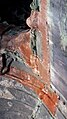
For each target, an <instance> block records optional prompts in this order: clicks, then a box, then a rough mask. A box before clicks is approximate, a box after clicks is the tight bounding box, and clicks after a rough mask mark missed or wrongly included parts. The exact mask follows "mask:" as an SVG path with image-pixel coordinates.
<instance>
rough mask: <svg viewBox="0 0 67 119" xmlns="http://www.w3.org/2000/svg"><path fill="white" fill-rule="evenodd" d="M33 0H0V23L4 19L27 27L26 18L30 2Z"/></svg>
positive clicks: (29, 9) (29, 12)
mask: <svg viewBox="0 0 67 119" xmlns="http://www.w3.org/2000/svg"><path fill="white" fill-rule="evenodd" d="M32 1H33V0H0V23H3V22H4V21H6V22H7V23H8V24H14V25H16V26H22V28H24V29H28V28H29V27H28V26H27V24H26V19H27V18H28V17H29V16H30V14H31V8H30V4H31V3H32Z"/></svg>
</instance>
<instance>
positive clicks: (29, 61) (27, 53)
mask: <svg viewBox="0 0 67 119" xmlns="http://www.w3.org/2000/svg"><path fill="white" fill-rule="evenodd" d="M46 5H47V2H46V0H41V11H40V12H38V11H31V16H30V17H29V18H28V19H27V24H28V25H29V26H30V27H31V29H36V30H38V31H40V32H41V36H42V39H41V40H42V55H43V60H42V61H40V59H39V58H38V56H37V57H36V56H34V54H33V53H32V51H31V47H30V32H31V31H29V32H26V33H23V32H22V33H20V34H19V35H17V36H13V37H10V36H9V35H8V36H4V38H3V40H4V39H5V45H4V46H3V47H5V48H8V49H10V50H17V51H19V53H20V55H21V57H22V58H23V59H24V60H25V65H27V66H28V67H30V68H31V69H32V71H33V74H34V73H35V74H37V75H38V76H39V79H40V80H38V79H37V78H36V76H32V75H30V74H29V73H27V72H25V71H20V70H19V69H16V68H11V69H10V72H9V73H8V74H6V75H4V76H5V77H8V78H11V79H14V80H16V81H18V82H20V83H22V84H23V85H26V86H28V87H29V88H30V89H32V90H34V91H35V92H36V94H37V95H38V96H39V98H40V99H41V100H42V101H43V102H44V104H45V105H46V106H47V107H48V109H49V110H50V111H51V113H52V114H55V111H56V106H57V103H58V98H57V95H56V94H55V93H54V92H51V91H50V90H49V87H50V73H49V49H48V43H47V26H46V21H47V19H46ZM45 85H47V87H45Z"/></svg>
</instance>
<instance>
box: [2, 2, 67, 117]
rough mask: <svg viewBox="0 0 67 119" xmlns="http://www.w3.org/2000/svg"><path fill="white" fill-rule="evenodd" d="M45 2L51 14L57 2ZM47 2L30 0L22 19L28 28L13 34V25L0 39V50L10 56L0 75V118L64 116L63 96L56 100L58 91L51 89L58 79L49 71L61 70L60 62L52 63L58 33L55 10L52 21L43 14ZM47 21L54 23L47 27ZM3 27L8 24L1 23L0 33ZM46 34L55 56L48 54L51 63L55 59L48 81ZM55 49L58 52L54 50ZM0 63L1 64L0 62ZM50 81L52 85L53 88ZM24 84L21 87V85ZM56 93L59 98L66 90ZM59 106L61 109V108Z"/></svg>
mask: <svg viewBox="0 0 67 119" xmlns="http://www.w3.org/2000/svg"><path fill="white" fill-rule="evenodd" d="M49 4H50V9H51V11H52V13H53V12H54V11H55V10H56V6H57V1H56V2H55V3H53V1H51V0H50V3H49ZM49 4H48V2H47V1H43V0H41V1H38V0H34V1H33V2H32V4H31V5H30V7H31V9H32V10H31V15H30V17H29V18H28V19H27V20H26V22H27V24H28V26H29V27H30V28H31V29H30V30H29V31H28V30H27V31H22V32H20V31H18V30H17V32H16V34H15V29H17V28H13V29H12V30H11V31H9V32H6V33H5V34H4V35H3V37H2V39H1V52H0V53H5V54H6V57H7V58H8V56H9V57H10V58H11V59H13V63H12V64H11V67H10V70H9V72H8V73H7V74H4V75H0V78H1V79H0V80H1V81H0V97H1V98H0V100H1V101H0V102H1V103H0V105H1V110H0V115H1V119H2V118H3V119H7V118H11V119H13V118H17V119H21V118H23V119H28V118H29V119H44V118H45V119H48V118H56V119H59V118H60V117H61V119H65V118H66V116H67V113H66V109H67V106H66V105H65V103H66V102H63V100H64V99H62V100H59V96H58V95H60V93H58V91H57V93H56V92H55V91H54V90H56V89H58V85H57V80H58V82H60V80H59V78H57V77H58V75H56V78H57V79H56V78H55V77H53V74H54V75H55V73H56V69H58V70H59V71H60V72H61V69H59V66H60V65H59V64H58V63H56V62H58V61H56V60H57V59H56V58H55V56H56V54H57V55H59V54H58V53H60V52H61V51H60V50H58V49H59V47H58V46H59V43H58V42H59V40H58V39H59V38H60V36H59V32H58V33H57V31H58V27H57V21H58V13H55V14H56V15H57V18H54V15H53V16H52V17H51V19H52V20H53V21H52V22H50V21H49V20H48V19H47V16H49V15H48V14H46V11H47V5H48V6H49ZM55 4H56V6H55ZM59 4H60V3H59ZM57 7H59V6H57ZM50 15H51V14H50ZM47 21H48V22H49V23H53V24H55V25H56V26H55V27H54V25H53V24H52V25H53V26H52V27H51V29H49V27H50V25H49V24H48V22H47ZM6 27H8V25H7V26H2V27H1V29H3V30H0V33H2V31H4V29H7V28H6ZM13 27H14V26H13ZM49 30H50V31H49ZM48 31H49V32H48ZM49 33H52V39H53V42H52V41H51V37H49V36H48V35H50V34H49ZM56 35H57V36H56ZM48 37H49V38H50V39H49V43H51V44H50V49H52V48H53V49H52V50H53V51H55V52H54V54H55V55H54V54H52V53H51V56H52V57H51V58H50V59H51V63H53V64H54V61H56V62H55V65H54V66H55V68H56V69H55V68H53V65H51V78H52V77H53V78H52V80H50V67H49V63H50V59H49V44H48ZM55 37H56V39H57V40H55V41H56V42H55V41H54V39H55ZM52 43H54V45H57V43H58V45H57V47H54V46H53V47H52ZM54 48H55V49H54ZM52 50H51V52H52ZM56 51H58V52H57V53H56ZM59 58H60V57H59ZM54 59H55V60H54ZM0 61H1V59H0ZM9 61H10V59H9V60H7V64H9ZM0 66H2V65H1V62H0ZM64 71H65V70H64ZM9 79H10V80H9ZM55 79H56V80H55ZM3 80H4V81H3ZM8 80H9V81H8ZM64 81H66V80H64ZM17 82H19V83H17ZM51 82H52V83H53V84H54V85H56V89H55V87H54V85H52V84H51ZM55 82H56V84H55ZM61 84H63V85H64V83H63V80H61ZM21 85H23V86H21ZM65 85H66V82H65ZM65 85H64V86H65ZM24 86H25V88H22V87H24ZM18 87H19V89H18ZM59 87H60V89H61V85H59ZM26 88H27V89H26ZM22 89H23V91H22ZM30 89H32V90H33V91H34V92H35V93H36V94H34V92H33V91H32V92H31V90H30ZM58 90H59V89H58ZM30 92H31V93H30ZM60 92H61V93H62V95H60V97H61V98H63V95H65V94H66V93H65V94H63V90H62V91H60ZM37 95H38V97H37ZM65 98H66V97H65ZM58 100H59V101H58ZM41 101H42V102H43V103H42V102H41ZM3 104H4V105H3ZM61 104H62V106H61ZM4 106H5V108H4ZM62 107H63V109H64V110H63V109H61V108H62ZM22 112H23V113H22ZM43 115H44V116H43ZM53 115H54V117H53Z"/></svg>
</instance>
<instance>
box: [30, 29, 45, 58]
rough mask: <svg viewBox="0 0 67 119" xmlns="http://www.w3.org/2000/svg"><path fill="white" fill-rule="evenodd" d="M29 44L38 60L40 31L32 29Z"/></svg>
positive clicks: (40, 51)
mask: <svg viewBox="0 0 67 119" xmlns="http://www.w3.org/2000/svg"><path fill="white" fill-rule="evenodd" d="M30 38H31V40H30V46H31V49H32V52H33V54H34V55H36V56H38V57H39V58H40V60H42V59H43V56H42V43H41V32H40V31H37V30H35V29H33V30H32V31H31V34H30Z"/></svg>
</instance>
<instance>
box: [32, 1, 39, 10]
mask: <svg viewBox="0 0 67 119" xmlns="http://www.w3.org/2000/svg"><path fill="white" fill-rule="evenodd" d="M30 7H31V9H32V10H38V11H40V0H33V2H32V3H31V5H30Z"/></svg>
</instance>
